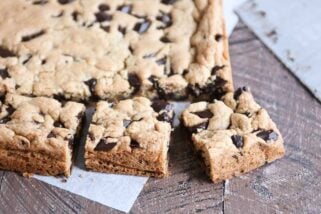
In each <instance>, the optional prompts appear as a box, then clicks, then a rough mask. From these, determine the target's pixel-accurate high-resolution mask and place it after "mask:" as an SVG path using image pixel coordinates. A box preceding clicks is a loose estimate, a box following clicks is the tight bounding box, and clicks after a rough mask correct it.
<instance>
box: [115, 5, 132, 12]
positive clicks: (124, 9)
mask: <svg viewBox="0 0 321 214" xmlns="http://www.w3.org/2000/svg"><path fill="white" fill-rule="evenodd" d="M132 9H133V6H132V5H122V6H120V7H118V8H117V10H119V11H120V12H123V13H131V12H132Z"/></svg>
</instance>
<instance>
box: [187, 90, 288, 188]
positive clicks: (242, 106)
mask: <svg viewBox="0 0 321 214" xmlns="http://www.w3.org/2000/svg"><path fill="white" fill-rule="evenodd" d="M222 100H223V101H219V100H214V102H212V103H208V102H198V103H193V104H191V105H190V106H189V107H188V108H187V109H186V110H185V111H184V112H183V114H182V121H183V123H184V126H185V127H186V128H187V129H188V130H189V131H190V132H191V133H192V142H193V145H194V147H195V150H196V151H197V153H199V154H200V156H201V158H202V159H203V162H204V165H205V168H206V171H207V173H208V175H209V176H210V178H211V180H212V181H213V182H220V181H223V180H226V179H229V178H232V177H233V176H238V175H240V174H242V173H245V172H248V171H251V170H253V169H256V168H258V167H260V166H262V165H264V164H266V163H270V162H272V161H274V160H276V159H279V158H281V157H283V156H284V153H285V149H284V145H283V138H282V135H281V133H280V132H279V130H278V129H277V127H276V125H275V123H274V122H273V121H272V120H271V118H270V116H269V114H268V113H267V111H266V110H265V109H264V108H262V107H261V106H260V105H258V104H257V103H256V102H255V101H254V99H253V96H252V94H251V93H250V90H249V88H247V87H243V88H240V89H238V90H237V91H236V92H235V93H228V94H226V95H225V96H224V97H223V98H222Z"/></svg>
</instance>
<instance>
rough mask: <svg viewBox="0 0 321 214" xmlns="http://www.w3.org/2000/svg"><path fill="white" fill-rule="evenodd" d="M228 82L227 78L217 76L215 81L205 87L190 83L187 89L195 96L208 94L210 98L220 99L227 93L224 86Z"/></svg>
mask: <svg viewBox="0 0 321 214" xmlns="http://www.w3.org/2000/svg"><path fill="white" fill-rule="evenodd" d="M226 83H227V81H226V80H224V79H222V78H221V77H216V79H215V80H214V81H213V82H211V83H209V84H207V85H206V86H203V87H200V86H199V85H198V84H195V85H188V87H187V91H188V93H189V94H191V95H192V96H194V97H199V96H201V95H203V94H205V95H208V96H209V97H210V99H220V98H221V97H222V96H223V95H224V94H225V91H224V89H223V87H224V85H225V84H226Z"/></svg>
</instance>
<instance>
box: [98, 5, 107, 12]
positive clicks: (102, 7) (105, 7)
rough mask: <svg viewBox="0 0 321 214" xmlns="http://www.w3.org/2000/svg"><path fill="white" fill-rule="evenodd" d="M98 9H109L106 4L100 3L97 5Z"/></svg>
mask: <svg viewBox="0 0 321 214" xmlns="http://www.w3.org/2000/svg"><path fill="white" fill-rule="evenodd" d="M98 9H99V10H100V11H106V10H110V7H109V5H108V4H100V5H99V6H98Z"/></svg>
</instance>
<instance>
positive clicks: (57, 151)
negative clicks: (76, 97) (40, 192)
mask: <svg viewBox="0 0 321 214" xmlns="http://www.w3.org/2000/svg"><path fill="white" fill-rule="evenodd" d="M0 106H1V109H0V169H4V170H12V171H17V172H21V173H26V174H29V173H30V174H33V173H36V174H42V175H64V176H69V175H70V170H71V164H72V147H73V142H74V139H75V135H76V134H77V132H78V129H79V128H80V123H81V120H82V117H83V113H84V111H85V107H84V105H82V104H79V103H75V102H67V103H65V104H63V105H62V104H61V103H59V102H58V101H56V100H54V99H50V98H44V97H39V98H30V97H24V96H20V95H14V94H7V95H6V97H2V98H1V101H0Z"/></svg>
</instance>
